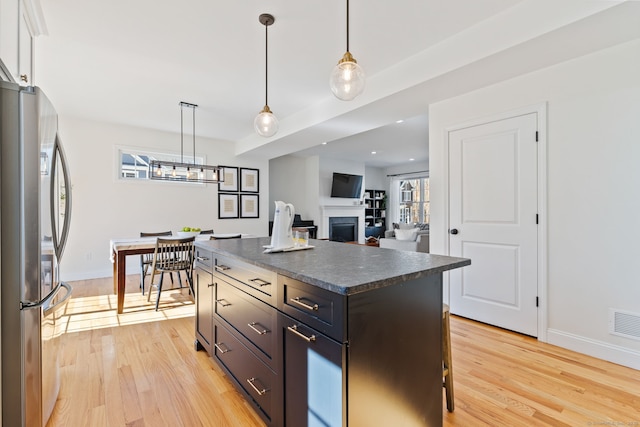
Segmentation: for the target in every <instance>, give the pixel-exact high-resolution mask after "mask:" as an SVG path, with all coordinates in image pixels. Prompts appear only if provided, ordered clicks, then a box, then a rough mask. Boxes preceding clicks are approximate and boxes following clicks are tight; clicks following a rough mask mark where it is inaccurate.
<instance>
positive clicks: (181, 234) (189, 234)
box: [177, 231, 200, 238]
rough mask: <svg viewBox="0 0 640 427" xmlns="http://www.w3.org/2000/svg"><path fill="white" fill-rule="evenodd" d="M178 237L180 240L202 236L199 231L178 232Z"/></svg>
mask: <svg viewBox="0 0 640 427" xmlns="http://www.w3.org/2000/svg"><path fill="white" fill-rule="evenodd" d="M177 234H178V237H180V238H185V237H196V236H197V235H198V234H200V232H199V231H178V233H177Z"/></svg>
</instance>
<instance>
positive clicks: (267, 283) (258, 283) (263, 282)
mask: <svg viewBox="0 0 640 427" xmlns="http://www.w3.org/2000/svg"><path fill="white" fill-rule="evenodd" d="M249 281H250V282H253V283H255V284H256V285H258V286H267V285H270V284H271V282H267V281H266V280H262V279H260V278H259V277H256V278H255V279H249Z"/></svg>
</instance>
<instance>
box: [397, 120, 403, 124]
mask: <svg viewBox="0 0 640 427" xmlns="http://www.w3.org/2000/svg"><path fill="white" fill-rule="evenodd" d="M402 122H404V120H396V123H398V124H399V123H402Z"/></svg>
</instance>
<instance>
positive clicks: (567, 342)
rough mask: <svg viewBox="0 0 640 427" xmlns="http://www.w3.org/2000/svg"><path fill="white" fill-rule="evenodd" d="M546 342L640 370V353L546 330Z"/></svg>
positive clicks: (553, 330)
mask: <svg viewBox="0 0 640 427" xmlns="http://www.w3.org/2000/svg"><path fill="white" fill-rule="evenodd" d="M547 342H548V343H549V344H553V345H557V346H558V347H563V348H566V349H569V350H573V351H577V352H578V353H583V354H587V355H589V356H593V357H597V358H598V359H603V360H606V361H609V362H612V363H617V364H618V365H622V366H627V367H629V368H633V369H640V351H636V350H633V349H629V348H626V347H621V346H618V345H614V344H609V343H606V342H602V341H597V340H593V339H591V338H585V337H582V336H579V335H574V334H570V333H567V332H563V331H559V330H556V329H548V330H547Z"/></svg>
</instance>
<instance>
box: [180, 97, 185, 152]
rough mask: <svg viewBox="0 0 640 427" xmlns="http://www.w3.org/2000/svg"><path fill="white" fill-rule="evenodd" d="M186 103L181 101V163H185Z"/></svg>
mask: <svg viewBox="0 0 640 427" xmlns="http://www.w3.org/2000/svg"><path fill="white" fill-rule="evenodd" d="M183 151H184V104H183V103H180V163H184V159H183Z"/></svg>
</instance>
